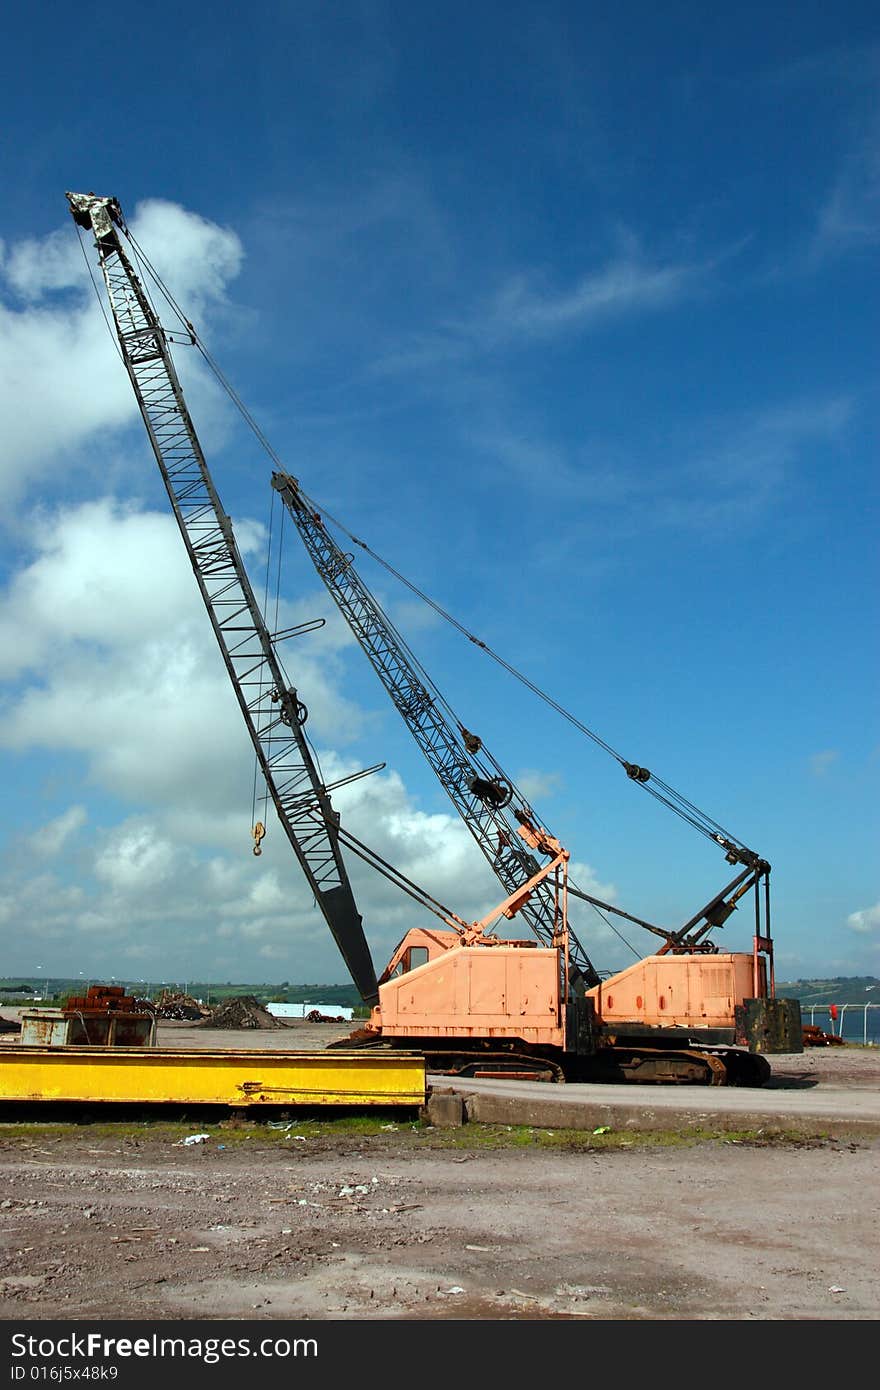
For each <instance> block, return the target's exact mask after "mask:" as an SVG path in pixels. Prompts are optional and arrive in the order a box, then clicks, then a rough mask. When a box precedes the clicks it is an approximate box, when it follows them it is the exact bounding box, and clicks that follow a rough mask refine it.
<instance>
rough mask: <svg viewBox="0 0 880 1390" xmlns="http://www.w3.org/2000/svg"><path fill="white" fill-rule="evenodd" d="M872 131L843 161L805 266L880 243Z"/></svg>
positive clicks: (878, 175) (879, 183)
mask: <svg viewBox="0 0 880 1390" xmlns="http://www.w3.org/2000/svg"><path fill="white" fill-rule="evenodd" d="M878 133H880V132H878V130H876V129H875V130H873V131H872V132H871V134H870V136H869V138H867V139H865V140H864V141H863V143H861V144H860V145H859V146H858V147H857V148H856V149H854V150H853V152H852V153H851V154H850V155H849V157H848V158H847V159H846V161H845V163H844V164H843V166H842V168H841V170H840V173H839V175H838V177H837V179H836V180H835V182H834V185H833V187H832V188H831V190H830V192H829V194H828V196H827V198H826V199H825V202H824V203H823V205H822V207H821V209H820V211H819V216H818V218H817V222H816V230H815V233H814V236H813V241H812V244H811V246H810V251H809V257H808V260H809V263H810V264H811V265H817V264H820V263H822V262H824V261H826V260H829V259H831V258H832V257H836V256H841V255H846V254H848V253H851V252H854V251H860V250H866V249H869V248H871V247H874V246H876V245H877V243H878V242H880V155H878V145H877V134H878Z"/></svg>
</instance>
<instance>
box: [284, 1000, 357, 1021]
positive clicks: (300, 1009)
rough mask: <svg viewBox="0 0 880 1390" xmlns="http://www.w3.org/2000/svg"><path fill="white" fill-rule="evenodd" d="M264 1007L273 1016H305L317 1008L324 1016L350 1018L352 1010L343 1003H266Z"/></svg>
mask: <svg viewBox="0 0 880 1390" xmlns="http://www.w3.org/2000/svg"><path fill="white" fill-rule="evenodd" d="M266 1008H267V1009H268V1010H269V1013H270V1014H272V1016H273V1017H274V1018H305V1017H306V1016H307V1015H308V1014H310V1013H313V1012H314V1011H315V1010H317V1012H318V1013H319V1014H324V1016H325V1017H326V1018H344V1019H350V1018H351V1016H352V1013H353V1012H354V1010H353V1009H351V1008H348V1007H347V1006H346V1005H344V1004H312V1003H309V1004H267V1005H266Z"/></svg>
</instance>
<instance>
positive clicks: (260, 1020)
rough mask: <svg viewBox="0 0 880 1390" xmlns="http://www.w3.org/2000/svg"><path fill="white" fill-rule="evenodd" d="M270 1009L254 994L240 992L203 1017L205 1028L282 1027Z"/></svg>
mask: <svg viewBox="0 0 880 1390" xmlns="http://www.w3.org/2000/svg"><path fill="white" fill-rule="evenodd" d="M283 1026H284V1025H283V1024H281V1023H279V1022H278V1019H277V1018H273V1016H272V1014H270V1013H269V1010H268V1009H266V1008H264V1006H263V1005H262V1004H261V1003H260V1002H259V1001H258V1000H257V999H255V998H254V996H253V995H252V994H240V995H238V996H237V997H236V998H234V999H227V1000H225V1001H224V1002H223V1003H222V1004H218V1005H217V1006H216V1008H214V1009H212V1010H211V1013H210V1014H209V1015H208V1017H207V1018H203V1020H202V1027H203V1028H282V1027H283Z"/></svg>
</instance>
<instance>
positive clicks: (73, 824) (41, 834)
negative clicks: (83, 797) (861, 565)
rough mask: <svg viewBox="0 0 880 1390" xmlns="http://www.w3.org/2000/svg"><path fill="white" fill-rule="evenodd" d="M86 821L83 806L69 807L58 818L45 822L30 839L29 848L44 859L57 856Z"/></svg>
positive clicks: (86, 813) (86, 815) (86, 814)
mask: <svg viewBox="0 0 880 1390" xmlns="http://www.w3.org/2000/svg"><path fill="white" fill-rule="evenodd" d="M87 821H88V812H87V811H86V808H85V806H69V807H68V808H67V810H66V811H64V812H62V814H61V815H60V816H56V817H55V818H54V819H53V820H50V821H47V822H46V824H45V825H43V826H41V827H40V829H39V830H38V831H36V832H35V834H34V835H32V836H31V838H30V845H31V848H32V849H33V850H34V851H35V852H36V853H37V854H40V855H43V856H44V857H45V858H51V857H52V856H54V855H56V854H59V853H60V852H61V850H62V849H63V848H64V846H65V845H66V844H67V842H68V840H69V839H70V838H71V836H72V835H75V834H76V832H77V830H81V829H82V827H83V826H84V825H85V824H86V822H87Z"/></svg>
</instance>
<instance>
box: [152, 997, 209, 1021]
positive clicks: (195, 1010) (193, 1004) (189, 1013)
mask: <svg viewBox="0 0 880 1390" xmlns="http://www.w3.org/2000/svg"><path fill="white" fill-rule="evenodd" d="M153 1010H154V1013H155V1015H156V1017H157V1018H169V1019H181V1020H184V1021H186V1022H189V1023H199V1022H200V1021H201V1020H202V1019H204V1018H209V1017H210V1014H211V1010H210V1009H206V1008H205V1006H204V1005H203V1004H200V1003H199V1001H198V999H194V998H193V997H192V995H191V994H184V993H183V992H182V991H175V990H168V989H163V991H162V993H161V994H160V995H159V998H158V999H157V1000H156V1003H155V1004H154V1005H153Z"/></svg>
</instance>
